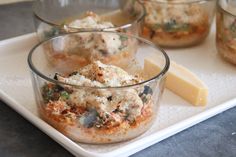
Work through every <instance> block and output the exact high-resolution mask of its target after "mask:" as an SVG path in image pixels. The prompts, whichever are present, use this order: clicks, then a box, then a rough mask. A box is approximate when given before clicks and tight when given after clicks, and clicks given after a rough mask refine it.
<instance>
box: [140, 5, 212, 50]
mask: <svg viewBox="0 0 236 157" xmlns="http://www.w3.org/2000/svg"><path fill="white" fill-rule="evenodd" d="M142 3H143V4H144V7H145V9H146V16H145V18H144V22H143V26H142V36H143V37H145V38H147V39H149V40H151V41H153V42H154V43H156V44H158V45H160V46H164V47H185V46H191V45H195V44H198V43H200V42H201V41H203V40H204V39H205V38H206V36H207V35H208V33H209V30H210V26H211V22H212V18H213V15H214V8H215V0H142Z"/></svg>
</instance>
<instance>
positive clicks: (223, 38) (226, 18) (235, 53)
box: [216, 0, 236, 64]
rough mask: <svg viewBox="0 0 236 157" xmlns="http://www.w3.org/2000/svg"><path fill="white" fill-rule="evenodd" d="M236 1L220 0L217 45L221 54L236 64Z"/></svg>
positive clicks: (217, 19)
mask: <svg viewBox="0 0 236 157" xmlns="http://www.w3.org/2000/svg"><path fill="white" fill-rule="evenodd" d="M235 10H236V2H235V1H233V0H219V1H218V4H217V18H216V28H217V29H216V46H217V50H218V52H219V54H220V55H221V56H222V57H223V58H224V59H225V60H226V61H228V62H230V63H233V64H236V11H235Z"/></svg>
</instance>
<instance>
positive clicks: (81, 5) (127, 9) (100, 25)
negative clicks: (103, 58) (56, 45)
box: [33, 0, 145, 41]
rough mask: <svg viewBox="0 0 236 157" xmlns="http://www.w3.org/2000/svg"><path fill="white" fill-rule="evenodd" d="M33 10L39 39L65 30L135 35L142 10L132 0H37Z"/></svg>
mask: <svg viewBox="0 0 236 157" xmlns="http://www.w3.org/2000/svg"><path fill="white" fill-rule="evenodd" d="M134 6H135V7H134ZM33 10H34V23H35V29H36V32H37V34H38V37H39V39H40V40H41V41H42V40H44V39H48V38H50V37H53V36H56V35H59V34H65V33H68V32H77V31H93V30H96V31H101V30H107V31H119V32H127V33H130V34H135V35H138V34H139V31H140V22H141V19H142V18H143V17H144V13H145V11H144V7H143V5H142V4H140V3H139V2H138V1H135V0H66V1H61V0H50V1H49V0H37V1H35V2H34V5H33Z"/></svg>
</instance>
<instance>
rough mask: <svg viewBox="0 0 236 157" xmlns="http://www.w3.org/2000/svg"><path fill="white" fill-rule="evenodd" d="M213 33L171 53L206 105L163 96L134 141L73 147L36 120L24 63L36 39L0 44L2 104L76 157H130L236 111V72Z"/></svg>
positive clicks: (33, 37) (0, 95)
mask: <svg viewBox="0 0 236 157" xmlns="http://www.w3.org/2000/svg"><path fill="white" fill-rule="evenodd" d="M213 32H214V31H212V33H211V34H210V36H209V37H208V38H207V40H206V41H205V42H204V43H203V44H201V45H200V46H196V47H192V48H186V49H177V50H168V54H169V55H170V58H171V59H173V60H175V61H176V62H177V63H180V64H182V65H184V66H186V67H188V68H189V69H190V70H192V71H193V72H194V73H196V74H197V75H198V76H199V77H200V78H201V79H202V80H203V81H204V82H205V83H206V84H207V86H208V87H209V103H208V105H207V106H206V107H194V106H192V105H190V104H188V103H187V102H186V101H184V100H183V99H181V98H180V97H178V96H176V95H174V94H173V93H171V92H170V91H168V90H165V93H164V96H163V99H162V102H161V107H160V112H159V114H158V117H157V120H156V122H155V124H154V125H153V127H152V128H151V129H150V130H149V131H147V132H146V133H145V134H143V135H142V136H140V137H138V138H135V139H133V140H131V141H127V142H122V143H117V144H107V145H88V144H80V143H75V142H73V141H71V140H70V139H68V138H66V137H65V136H64V135H62V134H61V133H60V132H58V131H57V130H55V129H54V128H53V127H51V126H50V125H48V124H47V123H45V122H44V121H42V120H41V119H40V118H39V117H38V114H37V112H36V104H35V101H34V97H33V90H32V86H31V81H30V75H29V72H28V70H29V69H28V67H27V61H26V59H27V54H28V53H29V50H30V49H31V48H32V47H33V45H35V44H36V43H37V38H36V35H35V34H28V35H24V36H20V37H16V38H12V39H8V40H4V41H1V42H0V76H1V77H0V98H1V99H2V100H3V101H5V102H6V103H7V104H8V105H9V106H10V107H12V108H13V109H14V110H16V111H17V112H18V113H20V114H21V115H22V116H24V117H25V118H26V119H28V120H29V121H30V122H31V123H33V124H34V125H35V126H37V127H38V128H40V129H41V130H42V131H43V132H45V133H46V134H48V135H49V136H50V137H51V138H53V139H54V140H55V141H57V142H58V143H59V144H61V145H62V146H63V147H65V148H66V149H67V150H69V151H70V152H71V153H72V154H74V155H75V156H81V155H83V156H90V157H110V156H129V155H131V154H134V153H135V152H138V151H140V150H142V149H144V148H146V147H148V146H150V145H152V144H154V143H157V142H159V141H161V140H163V139H165V138H167V137H169V136H171V135H174V134H176V133H178V132H180V131H182V130H184V129H186V128H188V127H191V126H193V125H195V124H197V123H199V122H201V121H203V120H205V119H207V118H209V117H212V116H214V115H216V114H218V113H220V112H223V111H225V110H227V109H229V108H232V107H234V106H236V81H235V80H236V67H234V66H232V65H230V64H228V63H226V62H224V61H223V60H222V59H221V58H220V57H219V56H218V55H217V53H216V48H215V42H214V41H215V39H214V33H213Z"/></svg>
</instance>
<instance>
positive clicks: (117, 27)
mask: <svg viewBox="0 0 236 157" xmlns="http://www.w3.org/2000/svg"><path fill="white" fill-rule="evenodd" d="M43 1H46V0H43ZM136 2H138V4H139V5H140V6H141V7H142V13H141V15H139V16H138V17H137V18H135V20H132V21H131V22H130V23H127V24H124V25H121V26H114V27H109V28H76V27H70V26H68V25H65V24H57V23H55V22H51V21H50V20H46V19H44V18H42V17H41V16H39V15H38V14H37V13H36V9H35V8H36V5H37V3H39V2H38V1H34V3H33V7H32V8H33V15H34V16H35V17H36V18H38V19H39V20H41V21H42V22H44V23H47V24H48V25H50V26H54V27H64V28H66V29H72V30H73V31H74V32H76V31H104V30H105V31H109V30H113V31H114V30H120V29H125V28H129V27H132V26H133V25H135V24H137V23H139V22H141V21H142V19H143V18H144V17H145V14H146V11H145V8H144V6H143V4H142V3H141V2H140V0H137V1H136Z"/></svg>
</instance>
